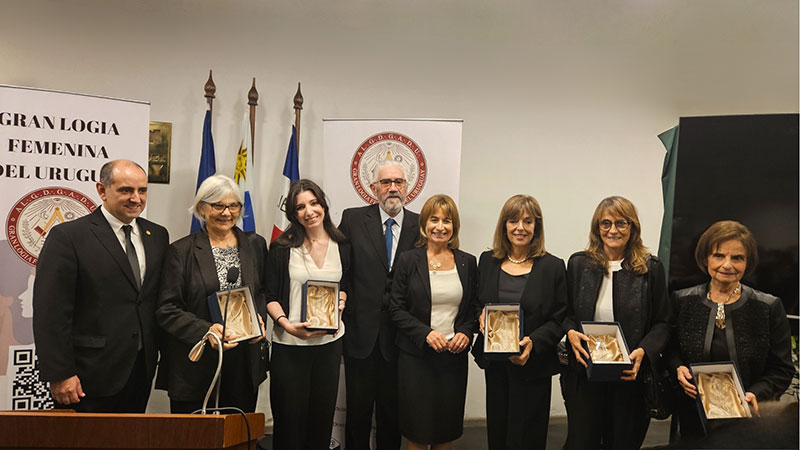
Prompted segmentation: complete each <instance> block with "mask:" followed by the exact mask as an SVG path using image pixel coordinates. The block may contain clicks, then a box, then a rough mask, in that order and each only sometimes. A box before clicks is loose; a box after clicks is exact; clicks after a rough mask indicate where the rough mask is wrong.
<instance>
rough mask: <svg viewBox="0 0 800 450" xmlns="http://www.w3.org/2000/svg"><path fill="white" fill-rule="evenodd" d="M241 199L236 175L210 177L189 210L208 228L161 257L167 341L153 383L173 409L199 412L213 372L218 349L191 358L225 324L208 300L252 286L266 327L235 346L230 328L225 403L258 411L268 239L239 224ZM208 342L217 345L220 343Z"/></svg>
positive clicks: (160, 317) (161, 318)
mask: <svg viewBox="0 0 800 450" xmlns="http://www.w3.org/2000/svg"><path fill="white" fill-rule="evenodd" d="M243 199H244V196H243V195H242V192H241V190H240V189H239V186H238V185H237V184H236V182H234V181H233V180H232V179H230V178H228V177H226V176H224V175H214V176H211V177H209V178H206V180H205V181H204V182H203V183H202V184H201V185H200V187H199V188H198V189H197V194H196V195H195V200H194V203H193V205H192V207H191V208H189V211H190V212H191V213H192V214H193V215H194V216H195V217H197V218H198V219H199V220H200V222H201V223H203V228H202V229H201V230H200V231H198V232H196V233H192V234H190V235H189V236H186V237H184V238H182V239H180V240H178V241H176V242H174V243H173V244H172V245H171V246H170V248H169V251H168V253H167V257H166V260H165V261H164V271H163V273H162V277H163V278H162V279H161V289H160V291H159V299H158V308H157V310H156V312H155V314H156V320H157V321H158V324H159V325H160V326H161V328H162V329H163V330H164V331H165V334H166V342H165V344H164V345H162V347H161V352H162V359H161V361H162V363H161V365H160V367H159V371H158V372H159V373H158V378H157V380H156V388H158V389H165V390H167V391H168V393H169V399H170V410H171V411H172V412H173V413H191V412H193V411H196V410H198V409H200V408H201V407H202V403H203V398H204V396H205V394H206V391H207V390H208V386H209V385H210V383H211V380H212V378H213V376H214V372H215V370H216V366H217V354H216V352H206V353H205V354H204V355H203V356H202V357H201V358H200V361H199V362H198V363H193V362H191V361H189V359H188V358H187V355H188V354H189V350H190V349H191V347H192V345H194V343H195V342H198V341H199V340H200V339H202V338H203V336H204V335H205V334H206V333H207V332H209V331H211V332H213V333H214V334H216V335H217V336H218V337H220V338H223V336H222V331H223V324H221V323H218V322H215V321H214V320H212V318H211V311H210V309H209V302H208V298H209V296H211V295H214V294H215V293H216V292H218V291H222V290H227V289H231V288H239V287H244V286H249V287H250V289H251V293H252V295H253V303H254V305H253V306H254V307H255V310H256V316H257V318H258V322H259V323H260V326H261V335H260V336H257V337H255V338H252V339H250V340H248V341H242V342H236V343H233V342H231V341H235V340H237V339H239V338H242V337H244V336H237V335H236V333H235V332H234V331H232V330H231V329H230V328H226V330H225V336H224V338H223V339H224V341H223V349H224V350H225V357H224V359H223V364H222V383H221V386H220V392H219V398H220V406H225V407H230V406H233V407H237V408H239V409H241V410H243V411H245V412H253V411H255V408H256V399H257V394H258V386H259V385H260V384H261V382H263V381H264V380H265V379H266V376H267V374H266V372H267V368H268V363H267V350H268V349H267V344H266V341H265V340H264V330H263V327H264V324H263V316H264V315H265V314H266V302H265V300H264V269H265V267H266V259H267V243H266V240H264V238H263V237H261V236H259V235H258V234H256V233H254V232H244V231H242V230H241V229H239V227H237V226H236V222H237V221H238V220H239V218H240V217H241V215H242V212H243V205H242V204H243ZM233 268H236V269H238V270H231V269H233ZM229 274H238V275H236V280H235V281H232V280H229ZM230 278H232V277H230ZM210 342H211V344H212V347H215V348H216V342H215V341H214V340H211V341H210Z"/></svg>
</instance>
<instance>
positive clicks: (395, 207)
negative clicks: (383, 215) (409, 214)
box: [381, 197, 403, 216]
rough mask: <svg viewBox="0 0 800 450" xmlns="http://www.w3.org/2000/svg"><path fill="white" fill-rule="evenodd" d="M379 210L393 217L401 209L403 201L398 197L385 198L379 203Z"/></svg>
mask: <svg viewBox="0 0 800 450" xmlns="http://www.w3.org/2000/svg"><path fill="white" fill-rule="evenodd" d="M381 208H383V210H384V211H386V212H387V213H388V214H389V215H390V216H394V215H395V214H397V213H399V212H400V210H401V209H403V200H402V199H401V198H400V197H386V198H385V199H383V201H382V202H381Z"/></svg>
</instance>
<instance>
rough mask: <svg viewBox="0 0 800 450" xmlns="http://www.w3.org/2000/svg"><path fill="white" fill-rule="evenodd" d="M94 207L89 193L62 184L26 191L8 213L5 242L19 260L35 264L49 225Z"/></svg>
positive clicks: (87, 211)
mask: <svg viewBox="0 0 800 450" xmlns="http://www.w3.org/2000/svg"><path fill="white" fill-rule="evenodd" d="M96 208H97V205H95V204H94V202H93V201H92V200H91V199H90V198H89V197H87V196H86V195H84V194H82V193H80V192H78V191H74V190H72V189H68V188H65V187H46V188H43V189H38V190H35V191H33V192H30V193H28V194H26V195H25V196H24V197H22V198H21V199H20V200H19V201H18V202H17V204H15V205H14V207H13V208H11V212H9V214H8V219H6V234H7V235H8V244H9V245H11V248H12V249H14V253H16V254H17V256H19V257H20V258H21V259H22V260H23V261H25V262H26V263H28V264H30V265H32V266H35V265H36V263H37V262H38V261H39V252H40V251H42V246H43V245H44V240H45V238H47V232H48V231H50V229H51V228H53V227H54V226H55V225H58V224H59V223H63V222H69V221H70V220H74V219H77V218H78V217H81V216H85V215H86V214H89V213H91V212H92V211H94V210H95V209H96Z"/></svg>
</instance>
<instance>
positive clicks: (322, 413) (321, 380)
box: [269, 339, 342, 450]
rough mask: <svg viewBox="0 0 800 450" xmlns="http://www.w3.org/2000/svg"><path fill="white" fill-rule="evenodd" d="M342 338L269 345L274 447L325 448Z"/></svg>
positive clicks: (282, 449)
mask: <svg viewBox="0 0 800 450" xmlns="http://www.w3.org/2000/svg"><path fill="white" fill-rule="evenodd" d="M341 359H342V340H341V339H338V340H336V341H333V342H331V343H328V344H325V345H309V346H301V345H296V346H295V345H283V344H279V343H277V342H274V343H273V346H272V365H271V371H272V382H271V384H270V389H269V394H270V402H271V404H272V418H273V420H274V427H273V430H274V434H273V436H272V446H273V449H274V450H323V449H327V448H328V446H329V444H330V440H331V431H332V430H333V414H334V412H335V409H336V395H337V391H338V387H339V365H340V362H341Z"/></svg>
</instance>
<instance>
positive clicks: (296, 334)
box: [266, 179, 350, 449]
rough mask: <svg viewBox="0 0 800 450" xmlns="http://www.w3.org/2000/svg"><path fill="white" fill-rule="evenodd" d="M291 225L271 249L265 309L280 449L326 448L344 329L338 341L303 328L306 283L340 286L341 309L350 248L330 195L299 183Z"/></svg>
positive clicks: (292, 197) (293, 190) (292, 194)
mask: <svg viewBox="0 0 800 450" xmlns="http://www.w3.org/2000/svg"><path fill="white" fill-rule="evenodd" d="M286 218H287V219H289V222H290V225H289V227H288V228H287V229H286V231H284V232H283V234H281V236H280V237H279V238H278V239H276V240H275V242H274V243H273V244H272V248H271V251H270V253H269V260H268V261H267V289H266V300H267V310H268V311H269V315H270V317H272V320H273V321H274V323H275V326H274V327H273V330H272V382H271V384H270V403H271V406H272V417H273V419H274V421H275V422H274V423H275V425H274V433H273V437H272V439H273V440H272V443H273V448H275V449H304V448H305V449H312V448H313V449H324V448H328V445H329V444H330V438H331V430H332V429H333V414H334V411H335V408H336V394H337V388H338V386H339V362H340V360H341V358H342V339H341V337H342V336H343V335H344V333H345V328H344V324H343V323H341V322H340V323H339V328H338V329H337V330H336V331H335V332H334V333H332V334H328V333H327V332H326V331H324V330H315V331H311V330H309V329H308V328H309V327H311V325H312V324H311V322H309V321H305V322H303V321H301V318H302V314H301V312H302V309H303V308H302V304H303V294H302V287H303V284H304V283H305V282H306V281H308V280H314V281H328V282H339V283H340V285H339V287H340V292H339V301H338V307H339V311H340V312H341V311H342V310H343V309H344V302H345V300H346V298H347V295H346V294H345V293H346V292H347V285H346V283H345V282H346V280H347V273H348V270H349V258H350V247H349V246H348V245H347V243H346V242H345V241H346V240H345V237H344V235H343V234H342V233H341V232H340V231H339V230H337V229H336V227H334V226H333V223H332V222H331V218H330V214H329V213H328V202H327V199H326V198H325V193H324V192H322V189H321V188H320V187H319V186H317V184H316V183H314V182H313V181H311V180H306V179H302V180H297V181H295V182H294V183H292V185H291V186H290V187H289V192H288V194H286Z"/></svg>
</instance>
